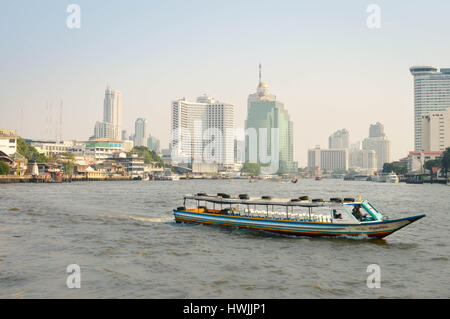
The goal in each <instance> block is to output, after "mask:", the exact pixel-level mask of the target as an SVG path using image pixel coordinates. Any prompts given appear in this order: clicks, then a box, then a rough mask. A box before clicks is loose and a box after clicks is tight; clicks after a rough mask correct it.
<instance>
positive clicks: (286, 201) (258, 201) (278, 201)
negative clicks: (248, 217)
mask: <svg viewBox="0 0 450 319" xmlns="http://www.w3.org/2000/svg"><path fill="white" fill-rule="evenodd" d="M184 198H185V199H193V200H199V201H207V202H211V203H216V204H244V205H277V206H301V207H320V206H336V205H343V204H344V203H341V202H336V201H325V200H324V201H322V202H313V201H312V200H310V199H309V200H300V199H295V200H294V201H293V200H292V199H290V198H271V199H262V198H261V197H249V198H248V199H240V198H239V197H233V196H230V198H224V197H221V196H218V195H195V194H190V195H189V194H188V195H184ZM351 203H352V204H360V203H361V202H345V204H351Z"/></svg>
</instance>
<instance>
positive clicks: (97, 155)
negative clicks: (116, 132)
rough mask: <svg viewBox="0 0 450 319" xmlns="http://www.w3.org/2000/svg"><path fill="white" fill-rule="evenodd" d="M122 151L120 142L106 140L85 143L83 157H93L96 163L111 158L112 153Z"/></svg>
mask: <svg viewBox="0 0 450 319" xmlns="http://www.w3.org/2000/svg"><path fill="white" fill-rule="evenodd" d="M122 151H124V148H123V143H122V141H116V140H110V139H107V138H103V139H95V140H91V141H89V142H86V147H85V155H86V156H90V157H93V158H94V159H95V160H97V161H98V160H100V161H101V160H105V159H107V158H111V157H113V154H114V153H118V152H122Z"/></svg>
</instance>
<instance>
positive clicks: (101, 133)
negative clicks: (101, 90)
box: [94, 87, 122, 140]
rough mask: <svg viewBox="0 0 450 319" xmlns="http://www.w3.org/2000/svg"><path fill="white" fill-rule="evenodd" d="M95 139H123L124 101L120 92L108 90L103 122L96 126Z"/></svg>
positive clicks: (106, 91) (104, 102) (104, 103)
mask: <svg viewBox="0 0 450 319" xmlns="http://www.w3.org/2000/svg"><path fill="white" fill-rule="evenodd" d="M94 138H95V139H99V138H108V139H113V140H121V139H122V100H121V94H120V92H119V91H117V90H113V89H111V88H109V87H107V88H106V90H105V98H104V100H103V122H97V123H96V124H95V130H94Z"/></svg>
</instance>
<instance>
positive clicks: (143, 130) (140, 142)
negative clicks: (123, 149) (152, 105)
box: [134, 118, 148, 146]
mask: <svg viewBox="0 0 450 319" xmlns="http://www.w3.org/2000/svg"><path fill="white" fill-rule="evenodd" d="M147 137H148V122H147V120H146V119H144V118H138V119H137V120H136V122H134V146H147Z"/></svg>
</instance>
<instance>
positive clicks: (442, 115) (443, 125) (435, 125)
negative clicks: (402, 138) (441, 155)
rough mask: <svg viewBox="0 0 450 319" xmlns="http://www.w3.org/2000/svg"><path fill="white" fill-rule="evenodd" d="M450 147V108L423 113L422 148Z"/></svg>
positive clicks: (438, 148)
mask: <svg viewBox="0 0 450 319" xmlns="http://www.w3.org/2000/svg"><path fill="white" fill-rule="evenodd" d="M447 147H450V108H447V109H446V110H445V111H442V112H433V113H428V114H427V115H422V149H423V150H424V151H445V149H446V148H447Z"/></svg>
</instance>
